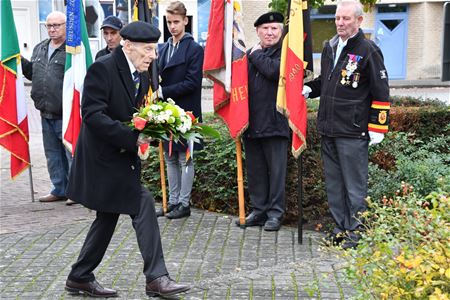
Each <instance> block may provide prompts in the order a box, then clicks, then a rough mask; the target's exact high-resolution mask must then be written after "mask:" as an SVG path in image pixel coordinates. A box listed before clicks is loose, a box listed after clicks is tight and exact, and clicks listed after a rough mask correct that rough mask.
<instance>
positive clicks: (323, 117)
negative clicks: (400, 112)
mask: <svg viewBox="0 0 450 300" xmlns="http://www.w3.org/2000/svg"><path fill="white" fill-rule="evenodd" d="M362 14H363V11H362V6H361V3H359V1H355V0H344V1H340V2H338V4H337V8H336V18H335V23H336V29H337V35H336V36H335V37H333V38H332V39H331V40H330V41H329V42H327V43H326V45H325V47H324V49H323V52H322V61H321V74H320V76H319V77H318V78H316V79H315V80H313V81H311V82H309V83H307V85H306V86H305V87H304V89H303V94H304V95H305V96H308V95H307V94H308V93H309V96H311V97H318V96H320V105H319V113H318V117H317V130H318V131H319V133H320V134H321V136H322V141H321V147H322V159H323V164H324V169H325V183H326V189H327V197H328V204H329V207H330V211H331V214H332V216H333V218H334V221H335V223H336V227H335V228H334V230H333V232H332V234H331V235H330V236H329V241H330V242H331V243H334V244H340V243H342V247H343V248H351V247H355V246H357V242H358V240H359V237H360V235H359V233H358V232H359V231H360V230H362V229H363V228H362V221H363V220H362V215H361V214H362V213H363V212H364V211H365V210H366V209H367V204H366V201H365V198H366V196H367V180H368V146H369V145H372V144H376V143H379V142H381V140H382V139H383V137H384V133H385V132H387V130H388V123H389V118H388V117H389V108H390V104H389V85H388V77H387V72H386V68H385V66H384V63H383V55H382V54H381V51H380V49H379V48H378V47H377V46H376V45H375V43H374V42H372V41H370V40H367V39H366V38H365V37H364V34H363V32H362V31H361V29H360V28H359V27H360V25H361V22H362V19H363V16H362Z"/></svg>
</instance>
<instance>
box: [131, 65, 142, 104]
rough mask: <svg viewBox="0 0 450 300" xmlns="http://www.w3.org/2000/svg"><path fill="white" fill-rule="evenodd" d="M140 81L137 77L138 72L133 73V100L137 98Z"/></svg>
mask: <svg viewBox="0 0 450 300" xmlns="http://www.w3.org/2000/svg"><path fill="white" fill-rule="evenodd" d="M140 81H141V78H140V76H139V73H138V71H134V73H133V82H134V98H136V97H137V95H138V93H139V83H140Z"/></svg>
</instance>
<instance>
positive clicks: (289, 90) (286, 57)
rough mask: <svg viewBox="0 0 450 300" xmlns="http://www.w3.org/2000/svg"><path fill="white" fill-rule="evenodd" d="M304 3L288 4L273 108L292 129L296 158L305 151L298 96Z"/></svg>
mask: <svg viewBox="0 0 450 300" xmlns="http://www.w3.org/2000/svg"><path fill="white" fill-rule="evenodd" d="M307 6H308V5H307V1H303V2H302V1H292V2H291V3H290V9H289V11H290V14H289V21H288V32H287V34H286V35H285V37H284V39H283V47H282V51H281V64H280V80H279V84H278V94H277V107H278V110H279V111H280V112H281V113H283V114H284V115H285V116H286V117H287V118H288V120H289V127H290V128H291V129H292V154H293V155H294V157H295V158H297V157H298V156H299V155H300V153H301V152H302V151H303V150H304V149H305V148H306V123H307V107H306V101H305V97H303V95H302V89H303V76H304V72H305V71H304V69H305V68H306V66H307V62H305V61H304V39H305V37H306V36H305V34H304V28H303V21H304V20H303V11H304V10H307Z"/></svg>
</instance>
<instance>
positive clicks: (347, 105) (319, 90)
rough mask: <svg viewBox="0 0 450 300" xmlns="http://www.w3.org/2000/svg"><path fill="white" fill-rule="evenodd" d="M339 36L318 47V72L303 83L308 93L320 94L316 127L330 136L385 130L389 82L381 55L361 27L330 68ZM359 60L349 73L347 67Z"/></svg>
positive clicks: (312, 95)
mask: <svg viewBox="0 0 450 300" xmlns="http://www.w3.org/2000/svg"><path fill="white" fill-rule="evenodd" d="M338 42H339V37H338V36H335V37H333V38H332V39H331V40H330V41H329V42H327V43H326V44H325V47H324V49H323V51H322V60H321V74H320V76H319V77H318V78H316V79H315V80H313V81H311V82H309V83H307V84H306V85H308V86H309V87H311V89H312V92H311V93H310V97H311V98H314V97H318V96H320V105H319V112H318V117H317V128H318V132H319V133H320V134H321V135H325V136H330V137H355V138H364V139H367V138H368V134H367V132H368V130H373V131H377V132H386V131H387V126H388V123H389V118H388V117H389V115H388V113H389V85H388V77H387V72H386V68H385V66H384V62H383V55H382V53H381V51H380V49H379V48H378V47H377V46H376V45H375V43H374V42H373V41H370V40H367V39H366V38H365V37H364V34H363V32H362V31H361V30H359V32H358V33H357V34H356V35H355V36H354V37H352V38H350V39H349V40H348V41H347V45H346V46H345V47H344V48H343V50H342V52H341V55H340V56H339V58H338V61H337V64H336V67H334V68H333V63H334V58H335V53H336V48H337V45H338ZM355 55H356V56H358V58H359V57H360V58H359V61H358V62H357V63H356V70H354V71H353V72H352V74H351V75H350V76H347V75H346V74H348V71H347V68H348V66H349V64H351V61H350V60H352V57H353V61H355V60H356V59H355Z"/></svg>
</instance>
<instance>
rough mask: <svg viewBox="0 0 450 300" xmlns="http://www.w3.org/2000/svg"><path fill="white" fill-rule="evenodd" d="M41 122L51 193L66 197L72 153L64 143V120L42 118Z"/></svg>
mask: <svg viewBox="0 0 450 300" xmlns="http://www.w3.org/2000/svg"><path fill="white" fill-rule="evenodd" d="M41 122H42V139H43V141H44V152H45V158H46V159H47V170H48V174H49V175H50V180H51V182H52V184H53V189H52V191H51V192H50V194H52V195H54V196H58V197H65V196H66V187H67V183H68V181H69V169H70V165H71V164H72V155H71V154H70V152H69V151H68V150H67V149H66V147H64V145H63V143H62V120H60V119H46V118H41Z"/></svg>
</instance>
